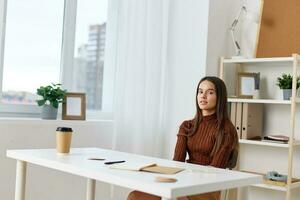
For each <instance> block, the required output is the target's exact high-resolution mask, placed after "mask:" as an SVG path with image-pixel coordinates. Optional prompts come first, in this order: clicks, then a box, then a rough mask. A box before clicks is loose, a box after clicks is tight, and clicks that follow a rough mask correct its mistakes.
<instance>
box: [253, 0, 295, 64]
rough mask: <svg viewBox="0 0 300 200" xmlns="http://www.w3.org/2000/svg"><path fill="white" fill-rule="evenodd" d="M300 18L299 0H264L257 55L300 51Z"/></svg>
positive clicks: (266, 55)
mask: <svg viewBox="0 0 300 200" xmlns="http://www.w3.org/2000/svg"><path fill="white" fill-rule="evenodd" d="M299 18H300V1H299V0H264V3H263V9H262V17H261V24H260V30H259V38H258V43H257V49H256V57H258V58H261V57H284V56H291V55H292V54H293V53H300V20H299Z"/></svg>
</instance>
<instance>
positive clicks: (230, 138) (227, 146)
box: [173, 114, 237, 168]
mask: <svg viewBox="0 0 300 200" xmlns="http://www.w3.org/2000/svg"><path fill="white" fill-rule="evenodd" d="M192 128H193V122H192V120H187V121H184V122H183V123H182V124H181V126H180V128H179V133H178V134H177V143H176V147H175V153H174V158H173V160H176V161H182V162H185V159H186V154H187V153H188V155H189V159H188V160H187V162H189V163H194V164H200V165H211V166H214V167H219V168H226V166H227V163H228V160H229V157H230V154H231V152H232V150H233V148H234V145H235V144H234V137H235V135H234V134H237V133H236V130H235V127H234V126H233V124H232V123H231V122H230V120H227V121H226V123H225V126H224V129H225V133H224V134H225V137H224V140H223V141H222V143H221V147H220V149H219V150H218V151H217V152H216V153H215V154H214V155H212V156H211V155H210V154H211V151H212V150H213V147H214V144H215V141H216V136H217V134H218V131H217V117H216V114H213V115H210V116H205V117H203V120H202V122H201V123H200V125H199V128H198V130H197V132H196V133H195V134H193V135H191V132H192Z"/></svg>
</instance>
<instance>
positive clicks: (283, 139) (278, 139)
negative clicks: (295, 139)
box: [262, 135, 289, 144]
mask: <svg viewBox="0 0 300 200" xmlns="http://www.w3.org/2000/svg"><path fill="white" fill-rule="evenodd" d="M262 141H263V142H275V143H282V144H287V143H288V142H289V137H288V136H285V135H267V136H264V138H263V139H262Z"/></svg>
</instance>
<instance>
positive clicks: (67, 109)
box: [62, 92, 86, 120]
mask: <svg viewBox="0 0 300 200" xmlns="http://www.w3.org/2000/svg"><path fill="white" fill-rule="evenodd" d="M85 112H86V98H85V93H74V92H72V93H71V92H70V93H66V95H65V99H64V102H63V107H62V119H63V120H85Z"/></svg>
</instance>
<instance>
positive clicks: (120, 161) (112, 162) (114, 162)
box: [104, 160, 125, 165]
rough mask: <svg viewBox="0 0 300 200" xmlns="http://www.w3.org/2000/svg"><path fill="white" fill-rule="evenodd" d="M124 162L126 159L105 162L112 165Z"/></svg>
mask: <svg viewBox="0 0 300 200" xmlns="http://www.w3.org/2000/svg"><path fill="white" fill-rule="evenodd" d="M123 162H125V160H118V161H111V162H105V163H104V164H106V165H112V164H117V163H123Z"/></svg>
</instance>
